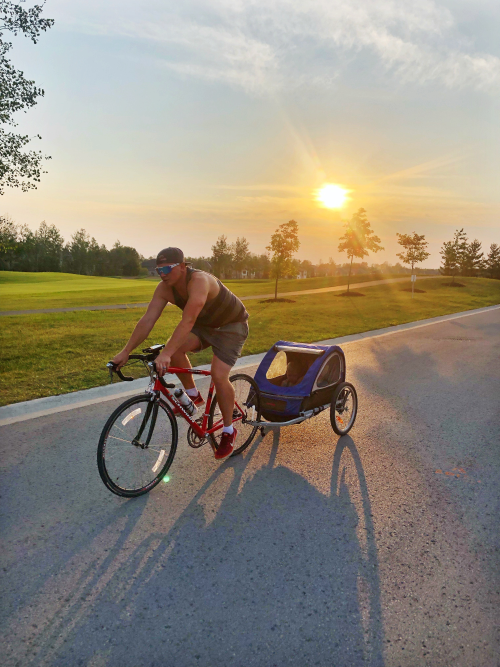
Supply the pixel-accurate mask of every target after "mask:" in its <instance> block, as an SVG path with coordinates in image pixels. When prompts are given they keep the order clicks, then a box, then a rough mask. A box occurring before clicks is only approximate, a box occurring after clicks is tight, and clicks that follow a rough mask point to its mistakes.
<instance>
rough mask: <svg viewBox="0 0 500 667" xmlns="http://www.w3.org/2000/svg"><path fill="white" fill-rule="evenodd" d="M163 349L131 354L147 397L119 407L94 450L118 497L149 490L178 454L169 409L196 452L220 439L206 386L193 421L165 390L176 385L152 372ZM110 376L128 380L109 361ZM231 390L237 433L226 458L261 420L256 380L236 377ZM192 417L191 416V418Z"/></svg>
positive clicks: (245, 441)
mask: <svg viewBox="0 0 500 667" xmlns="http://www.w3.org/2000/svg"><path fill="white" fill-rule="evenodd" d="M163 347H164V345H153V346H151V347H148V348H146V349H145V350H143V352H144V354H131V355H130V358H129V360H130V361H132V362H142V363H143V364H144V366H145V367H146V369H147V370H148V372H149V375H150V378H151V382H150V384H149V386H148V388H147V390H146V394H142V395H139V396H133V397H132V398H129V399H128V400H127V401H125V402H124V403H122V404H121V405H120V406H119V407H118V408H116V410H115V411H114V412H113V413H112V415H111V416H110V418H109V419H108V421H107V422H106V424H105V426H104V428H103V430H102V433H101V437H100V438H99V445H98V448H97V466H98V468H99V474H100V476H101V479H102V481H103V482H104V484H105V485H106V486H107V488H108V489H109V490H110V491H112V492H113V493H115V494H116V495H118V496H124V497H126V498H132V497H135V496H140V495H142V494H143V493H147V492H148V491H151V489H153V488H154V487H155V486H156V485H157V484H158V483H159V482H160V481H161V480H162V479H163V478H164V477H165V476H166V474H167V472H168V470H169V469H170V466H171V465H172V462H173V460H174V456H175V452H176V450H177V441H178V437H179V435H178V428H177V422H176V418H175V416H174V412H173V410H172V406H175V407H176V408H177V410H178V416H181V417H183V418H184V419H185V420H186V421H187V422H188V424H189V429H188V432H187V440H188V444H189V445H190V446H191V447H194V448H195V449H197V448H199V447H201V446H202V445H204V444H206V443H207V442H208V443H210V445H211V446H212V449H213V450H214V451H216V450H217V447H218V445H219V441H220V437H221V435H222V427H223V422H222V417H221V414H220V410H219V408H218V403H217V395H216V394H215V392H214V382H213V380H212V381H211V383H210V388H209V391H208V396H207V401H206V404H205V406H204V413H203V415H201V416H200V417H198V418H195V415H190V414H188V412H187V411H186V409H185V406H184V405H182V404H181V403H180V402H179V401H178V400H177V397H176V396H175V395H174V394H173V393H171V392H170V391H169V390H170V389H174V388H175V386H176V385H175V384H169V383H167V382H165V380H164V379H163V377H161V376H160V375H158V373H157V372H156V368H155V364H154V360H155V359H156V357H157V356H158V354H159V353H160V351H161V350H162V349H163ZM107 366H108V368H109V371H110V375H111V376H112V375H113V373H116V374H117V375H118V376H119V377H120V379H122V380H125V381H131V380H133V379H134V378H132V377H127V376H124V375H123V373H122V372H121V370H117V369H116V367H115V366H114V364H113V363H112V362H109V363H108V364H107ZM168 372H169V373H191V374H192V375H202V376H209V375H211V373H210V371H202V370H194V369H192V368H174V367H171V368H169V369H168ZM229 380H230V382H231V383H232V385H233V387H234V390H235V406H234V411H233V424H234V425H235V427H236V429H237V431H238V433H237V436H236V440H235V443H234V451H233V453H232V454H231V456H236V455H237V454H241V452H242V451H243V450H244V449H246V448H247V447H248V445H249V444H250V443H251V442H252V440H253V439H254V437H255V434H256V433H257V430H258V428H259V427H258V425H256V424H255V422H256V421H257V422H259V421H260V398H259V390H258V388H257V384H256V383H255V380H254V379H253V378H251V377H249V376H248V375H245V374H243V373H238V374H236V375H233V376H231V377H230V378H229ZM195 414H196V413H195Z"/></svg>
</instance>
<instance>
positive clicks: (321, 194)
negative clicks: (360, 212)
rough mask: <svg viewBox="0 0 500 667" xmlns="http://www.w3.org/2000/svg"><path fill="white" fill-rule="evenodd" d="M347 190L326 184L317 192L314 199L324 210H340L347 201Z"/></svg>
mask: <svg viewBox="0 0 500 667" xmlns="http://www.w3.org/2000/svg"><path fill="white" fill-rule="evenodd" d="M348 193H349V190H346V189H345V188H341V187H340V185H333V184H332V183H327V184H326V185H324V186H323V187H322V188H320V189H319V190H318V192H317V195H316V199H317V200H318V201H319V202H321V203H322V204H323V206H326V208H341V207H342V206H343V205H344V204H345V202H346V201H347V195H348Z"/></svg>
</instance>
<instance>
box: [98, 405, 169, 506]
mask: <svg viewBox="0 0 500 667" xmlns="http://www.w3.org/2000/svg"><path fill="white" fill-rule="evenodd" d="M177 440H178V434H177V422H176V421H175V418H174V416H173V414H172V411H171V409H170V408H169V407H168V406H167V405H165V404H163V403H162V402H161V401H158V400H153V401H152V400H151V396H134V397H133V398H130V399H129V400H128V401H125V403H122V405H120V406H119V407H118V408H117V409H116V410H115V411H114V412H113V414H112V415H111V417H110V418H109V419H108V421H107V422H106V425H105V426H104V429H103V431H102V433H101V437H100V439H99V446H98V447H97V467H98V468H99V474H100V476H101V479H102V481H103V482H104V484H105V485H106V486H107V487H108V489H109V490H110V491H112V492H113V493H116V495H118V496H123V497H125V498H133V497H135V496H140V495H142V494H143V493H147V492H148V491H151V489H152V488H154V487H155V486H156V485H157V484H158V483H159V482H160V481H161V480H162V479H163V478H164V477H165V475H166V474H167V471H168V469H169V468H170V466H171V465H172V461H173V459H174V456H175V451H176V449H177Z"/></svg>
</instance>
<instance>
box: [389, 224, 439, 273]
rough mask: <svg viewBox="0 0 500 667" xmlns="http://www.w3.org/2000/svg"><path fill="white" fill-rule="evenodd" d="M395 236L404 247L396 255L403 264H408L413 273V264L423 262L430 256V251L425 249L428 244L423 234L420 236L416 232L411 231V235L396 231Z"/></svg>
mask: <svg viewBox="0 0 500 667" xmlns="http://www.w3.org/2000/svg"><path fill="white" fill-rule="evenodd" d="M396 236H397V237H398V243H399V245H401V246H403V248H404V251H403V252H398V253H397V254H396V257H399V259H400V260H401V261H402V262H403V264H409V265H410V266H411V272H412V273H413V269H414V267H415V264H420V263H421V262H425V260H426V259H427V258H428V257H430V255H431V253H430V252H427V250H426V248H427V246H428V245H429V244H428V242H427V241H426V240H425V236H424V235H423V234H422V235H421V236H420V235H419V234H417V232H413V235H412V234H399V233H396Z"/></svg>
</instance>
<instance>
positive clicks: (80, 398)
mask: <svg viewBox="0 0 500 667" xmlns="http://www.w3.org/2000/svg"><path fill="white" fill-rule="evenodd" d="M499 308H500V305H497V306H486V307H485V308H477V309H476V310H468V311H465V312H462V313H452V314H450V315H442V316H440V317H433V318H431V319H428V320H420V321H417V322H407V323H406V324H398V325H396V326H394V327H386V328H385V329H377V330H374V331H365V332H363V333H357V334H350V335H348V336H341V337H339V338H330V339H328V340H322V341H317V343H316V344H317V345H348V344H349V343H355V342H357V341H360V340H364V339H366V338H381V337H382V336H391V335H393V334H396V333H401V332H402V331H413V330H414V329H421V328H423V327H429V326H432V325H433V324H440V323H441V322H448V321H450V320H456V319H460V318H463V317H470V316H472V315H479V314H481V313H487V312H490V311H492V310H498V309H499ZM264 355H265V352H262V353H261V354H253V355H250V356H248V357H242V358H241V359H239V360H238V362H237V363H236V366H235V367H234V368H235V370H236V369H237V370H240V369H243V368H249V367H250V366H255V365H257V364H259V363H260V362H261V360H262V359H263V358H264ZM197 368H201V369H209V368H210V366H207V365H206V366H197ZM174 382H175V383H176V384H178V383H179V381H178V380H174ZM148 383H149V378H142V379H141V380H135V381H134V383H133V385H134V387H133V389H132V388H130V389H125V390H124V386H123V385H124V384H125V383H123V382H122V383H120V384H116V385H107V386H105V387H95V388H94V389H84V390H82V391H75V392H73V393H71V394H63V395H62V396H49V397H48V398H37V399H35V400H33V401H25V402H23V403H14V404H13V405H5V406H3V407H0V426H8V425H9V424H15V423H17V422H22V421H26V420H28V419H36V418H38V417H46V416H48V415H52V414H56V413H58V412H66V411H67V410H75V409H76V408H85V407H87V406H89V405H96V404H97V403H104V402H106V401H114V400H116V399H118V398H128V397H129V396H134V394H140V393H141V392H142V391H144V389H145V388H146V387H147V385H148Z"/></svg>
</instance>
